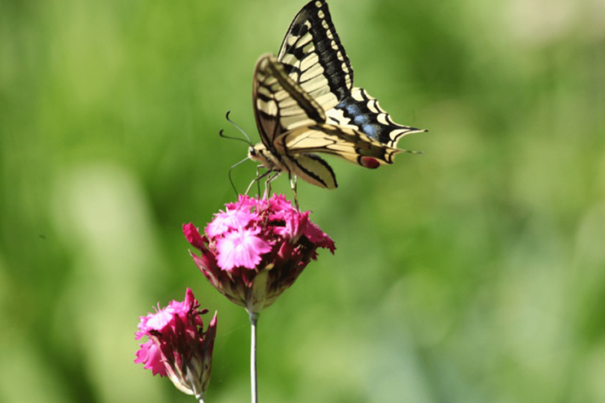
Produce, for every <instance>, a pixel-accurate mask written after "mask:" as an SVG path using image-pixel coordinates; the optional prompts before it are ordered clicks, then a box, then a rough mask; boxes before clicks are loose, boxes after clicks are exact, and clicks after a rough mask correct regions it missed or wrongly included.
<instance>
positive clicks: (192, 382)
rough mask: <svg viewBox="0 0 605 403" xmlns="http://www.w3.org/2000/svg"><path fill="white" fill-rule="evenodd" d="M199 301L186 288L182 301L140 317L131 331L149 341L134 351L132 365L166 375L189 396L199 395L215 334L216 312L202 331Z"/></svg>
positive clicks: (207, 379)
mask: <svg viewBox="0 0 605 403" xmlns="http://www.w3.org/2000/svg"><path fill="white" fill-rule="evenodd" d="M198 308H199V303H198V302H197V300H196V299H195V297H194V296H193V292H192V291H191V290H190V289H189V288H187V292H186V293H185V301H183V302H179V301H172V302H170V303H169V304H168V306H167V307H166V308H159V307H158V310H157V312H156V313H150V314H148V315H147V316H141V318H140V322H139V325H138V328H139V331H138V332H136V333H135V338H136V339H137V340H138V339H140V338H141V337H143V336H147V337H148V338H149V340H148V341H147V342H145V343H143V344H141V345H140V347H141V348H140V349H139V350H138V351H137V352H136V356H137V358H136V359H135V360H134V362H135V363H136V364H139V363H141V364H144V365H145V369H151V371H152V373H153V375H157V374H159V375H160V376H168V377H169V378H170V380H171V381H172V383H174V386H176V387H177V388H178V389H179V390H180V391H182V392H183V393H186V394H189V395H195V396H196V397H198V398H200V397H203V396H204V394H205V392H206V388H207V387H208V383H209V382H210V371H211V368H212V349H213V347H214V337H215V336H216V313H215V314H214V317H213V318H212V321H211V322H210V324H209V325H208V328H207V330H206V331H205V332H204V324H203V322H202V318H201V317H200V315H201V314H205V313H207V312H208V310H206V309H203V310H201V311H200V310H198Z"/></svg>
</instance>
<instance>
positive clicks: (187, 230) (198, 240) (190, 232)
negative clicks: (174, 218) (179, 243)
mask: <svg viewBox="0 0 605 403" xmlns="http://www.w3.org/2000/svg"><path fill="white" fill-rule="evenodd" d="M183 234H185V238H187V241H189V243H190V244H191V245H192V246H193V247H194V248H197V249H199V250H201V251H203V250H205V249H206V245H205V244H204V240H203V238H202V237H201V236H200V232H199V231H198V229H197V228H196V227H195V225H193V224H192V223H189V224H183Z"/></svg>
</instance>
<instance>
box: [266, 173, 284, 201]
mask: <svg viewBox="0 0 605 403" xmlns="http://www.w3.org/2000/svg"><path fill="white" fill-rule="evenodd" d="M268 173H273V175H271V176H270V177H269V178H267V180H266V181H265V198H269V196H270V195H271V182H273V181H274V180H275V179H276V178H277V177H278V176H279V174H281V171H269V172H268Z"/></svg>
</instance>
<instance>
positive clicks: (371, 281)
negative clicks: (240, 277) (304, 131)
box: [0, 0, 605, 403]
mask: <svg viewBox="0 0 605 403" xmlns="http://www.w3.org/2000/svg"><path fill="white" fill-rule="evenodd" d="M303 3H304V2H303V1H301V2H300V3H295V2H288V3H286V2H278V1H275V0H272V1H263V2H250V1H244V0H233V1H226V2H203V1H202V2H200V1H182V2H161V1H157V0H151V1H117V0H109V1H103V2H94V1H91V0H84V1H75V0H64V1H59V2H55V1H46V2H40V1H38V2H34V1H12V2H11V1H7V0H5V1H3V2H2V3H0V105H1V108H2V114H1V116H0V223H1V226H0V309H1V310H0V315H1V316H0V323H2V329H3V330H2V332H0V357H1V360H2V364H3V365H2V369H1V370H0V401H3V402H42V401H44V402H82V401H87V402H146V403H150V402H168V401H170V402H175V401H179V402H180V401H182V402H187V401H192V398H190V397H188V396H185V395H181V394H180V393H179V392H178V391H176V390H175V389H174V388H173V387H172V385H171V384H170V382H169V381H168V380H166V379H158V378H156V379H154V378H153V377H152V376H151V373H149V371H145V370H143V368H142V366H141V365H134V364H133V360H134V351H135V350H136V348H137V343H136V342H135V340H134V332H135V330H136V324H137V323H138V316H140V315H144V314H145V313H146V312H148V311H150V310H152V306H153V305H155V304H156V303H157V302H158V301H159V302H160V303H161V304H162V305H165V304H166V303H167V302H168V301H169V300H171V299H174V298H181V297H182V295H183V293H184V290H185V287H186V286H190V287H191V288H192V289H193V290H194V292H195V294H196V296H197V297H198V299H199V300H200V302H201V303H202V305H203V306H205V307H208V308H209V309H210V310H211V311H213V310H215V309H217V310H219V325H218V338H217V343H216V348H215V350H216V352H215V364H214V370H213V376H212V382H211V384H210V388H209V393H208V401H209V402H233V401H246V399H248V393H249V392H248V341H249V334H248V333H249V329H248V324H247V316H246V314H245V312H244V311H243V310H242V309H240V308H238V307H236V306H232V304H231V303H229V302H228V301H227V300H226V299H225V298H223V297H222V296H220V295H219V294H218V293H217V292H216V291H215V290H214V289H212V288H211V287H210V286H209V285H208V284H207V282H206V280H205V279H204V278H203V276H202V275H201V274H200V273H199V272H197V269H196V268H195V265H194V264H193V262H192V261H191V259H190V257H189V256H188V253H187V250H188V247H189V246H188V243H187V242H186V240H185V239H184V237H183V235H182V233H181V224H182V223H184V222H190V221H192V222H194V223H195V224H196V225H198V226H204V225H205V223H206V222H208V221H209V220H210V218H211V217H212V214H213V213H215V212H217V211H218V209H219V208H221V206H222V205H223V203H225V202H228V201H232V200H234V193H233V191H232V189H231V186H230V184H229V180H228V177H227V173H228V170H229V167H230V166H231V165H233V164H234V163H235V162H237V161H239V160H240V159H242V158H243V157H244V156H245V153H246V151H247V150H246V147H245V146H244V145H243V144H242V143H239V142H234V141H228V140H224V139H220V138H219V137H218V131H219V130H220V129H221V128H225V129H226V130H227V133H229V134H232V135H235V136H237V135H238V133H237V132H236V131H235V129H234V128H233V127H231V126H230V125H228V124H227V123H226V122H225V120H224V115H225V112H226V111H227V110H229V109H231V110H232V115H231V116H232V118H233V119H234V120H235V121H236V122H238V123H239V124H240V125H241V126H243V127H244V128H245V129H246V130H247V131H248V132H249V133H250V134H251V136H252V138H253V139H258V136H257V133H256V130H255V123H254V118H253V114H252V107H251V87H252V72H253V67H254V63H255V61H256V59H257V58H258V57H259V56H260V55H261V54H263V53H266V52H276V51H277V50H278V48H279V45H280V41H281V39H282V37H283V35H284V33H285V31H286V28H287V26H288V24H289V22H290V20H291V18H293V17H294V15H295V14H296V12H297V11H298V9H299V8H300V7H302V5H303ZM597 3H598V2H590V1H588V0H580V1H576V2H563V1H555V2H545V1H539V0H532V1H529V2H523V1H518V0H508V1H500V2H483V3H482V2H478V1H469V0H454V1H450V2H446V3H444V2H437V1H424V2H420V1H417V2H400V1H394V0H390V1H379V2H376V1H375V2H371V1H368V0H365V1H356V2H346V1H342V0H334V1H332V2H330V5H331V10H332V16H333V20H334V23H335V25H336V27H337V29H338V30H339V33H340V36H341V40H342V42H343V44H344V46H345V48H346V49H347V51H348V53H349V56H350V57H351V61H352V63H353V67H354V68H355V78H356V83H357V84H358V85H360V86H363V87H365V88H366V89H368V91H369V93H370V94H372V95H373V96H375V97H377V98H378V99H379V100H380V101H381V105H382V106H383V107H384V108H385V109H386V110H388V111H389V112H390V113H391V116H392V117H393V118H394V119H395V120H396V121H397V122H400V123H405V124H410V125H414V126H417V127H421V128H427V129H429V130H430V132H429V133H428V134H421V135H416V136H415V137H410V138H406V139H404V140H402V141H401V142H400V147H402V148H407V149H416V150H423V151H424V154H423V155H421V156H415V155H402V156H399V157H398V160H397V162H396V164H394V165H393V166H390V167H385V168H383V169H379V170H378V171H369V170H363V169H361V168H359V167H357V166H353V165H352V164H346V163H340V162H337V161H336V162H334V163H333V164H334V167H335V169H336V172H337V176H338V179H339V184H340V188H339V189H338V190H336V191H324V190H321V189H317V188H312V187H311V186H308V185H307V184H304V183H303V184H300V185H299V197H300V200H301V205H302V208H304V209H310V210H312V211H313V215H312V218H313V220H314V221H315V222H317V223H318V224H319V225H320V226H321V227H322V229H324V230H325V231H326V232H328V233H329V234H330V235H331V236H332V237H333V238H334V240H335V241H336V244H337V247H338V249H337V252H336V255H334V256H330V255H329V254H327V253H322V255H321V256H320V258H319V261H318V262H317V263H315V264H311V265H310V266H309V267H308V268H307V270H306V272H305V273H304V274H303V275H302V276H301V278H300V279H299V280H298V281H297V283H296V284H295V285H294V287H292V289H291V290H289V291H287V292H286V293H285V294H284V295H283V296H282V297H281V299H280V300H279V301H278V302H277V303H276V304H275V305H274V306H273V307H271V308H270V309H269V310H267V311H266V312H264V313H263V314H262V316H261V320H260V329H259V332H260V333H259V338H260V345H259V359H260V362H259V371H260V397H261V401H263V402H265V403H270V402H283V401H288V402H293V403H295V402H309V401H324V402H328V401H332V402H381V403H382V402H414V403H423V402H426V403H430V402H435V403H436V402H465V403H472V402H477V403H479V402H481V403H483V402H495V403H507V402H515V403H520V402H527V403H530V402H536V401H544V402H602V401H605V387H603V379H604V378H605V311H604V308H603V306H604V305H603V295H605V248H604V247H603V245H604V242H605V115H604V113H603V112H604V111H605V75H604V72H605V29H604V28H603V24H602V21H601V20H602V18H600V16H602V14H603V10H602V7H601V10H599V9H598V7H599V4H597ZM331 162H332V161H331ZM233 176H234V179H235V182H236V185H237V187H238V189H239V190H240V191H243V190H244V189H245V186H247V184H248V182H249V180H250V179H251V178H252V177H253V176H254V166H253V164H252V163H249V164H244V166H241V167H238V168H236V169H235V170H234V171H233ZM286 182H287V181H286V180H285V179H280V180H279V181H278V185H277V190H279V191H282V192H288V186H287V184H286ZM287 194H288V195H289V196H290V194H289V193H287Z"/></svg>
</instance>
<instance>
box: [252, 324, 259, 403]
mask: <svg viewBox="0 0 605 403" xmlns="http://www.w3.org/2000/svg"><path fill="white" fill-rule="evenodd" d="M258 316H259V314H258V313H253V312H252V313H250V325H251V327H252V329H251V331H252V333H251V335H250V387H251V389H252V403H258V383H257V380H256V379H257V377H256V323H257V322H258Z"/></svg>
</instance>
